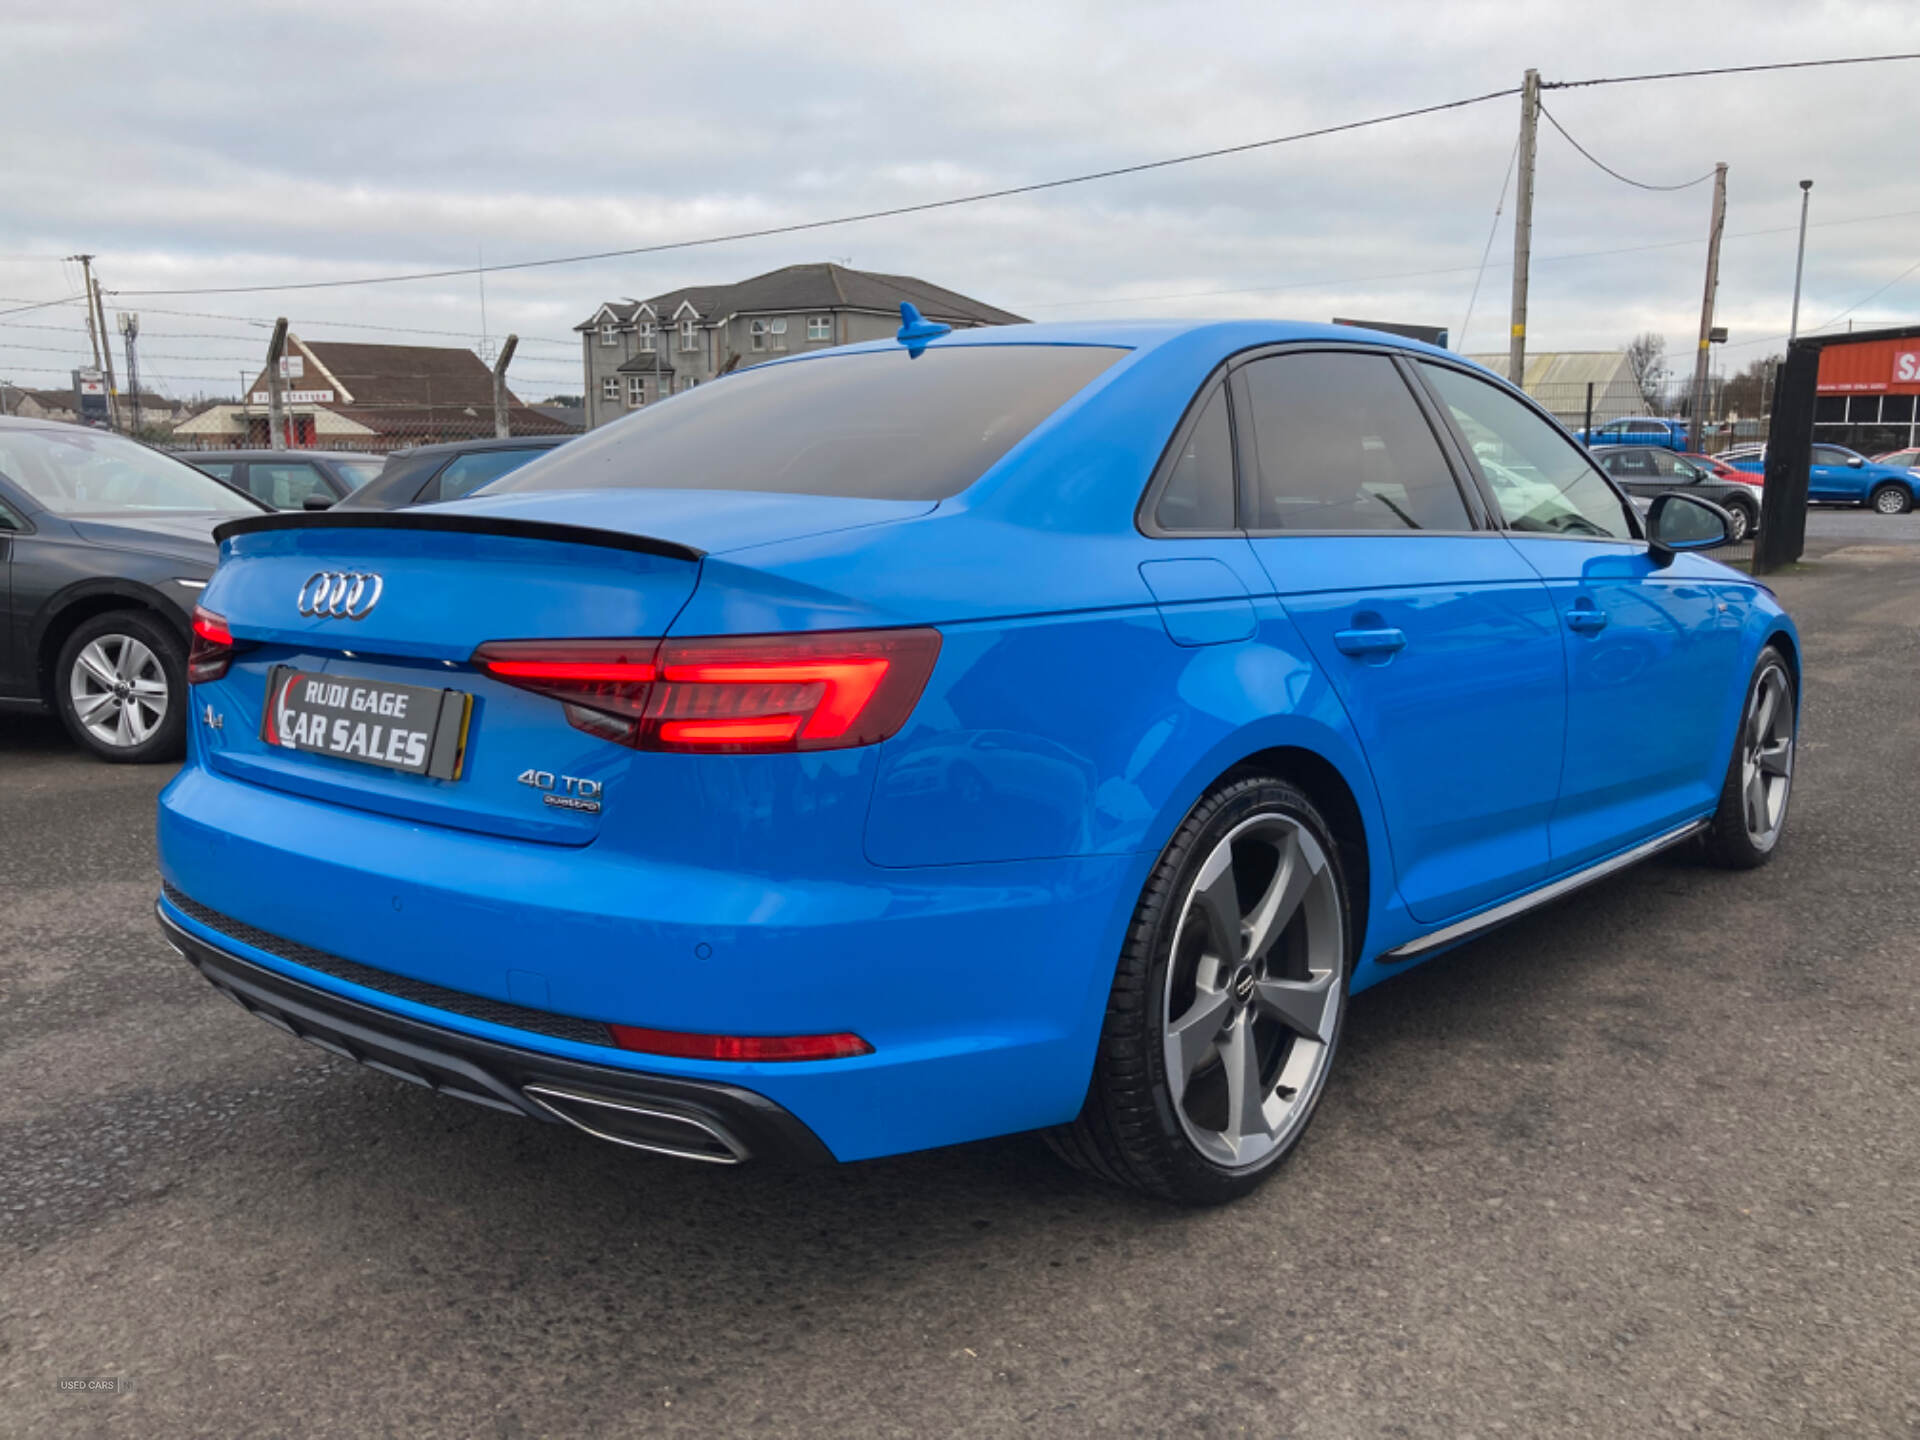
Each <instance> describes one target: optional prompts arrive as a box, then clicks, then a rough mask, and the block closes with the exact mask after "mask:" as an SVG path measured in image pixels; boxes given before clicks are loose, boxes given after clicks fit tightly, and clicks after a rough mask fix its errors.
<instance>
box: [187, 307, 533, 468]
mask: <svg viewBox="0 0 1920 1440" xmlns="http://www.w3.org/2000/svg"><path fill="white" fill-rule="evenodd" d="M286 353H287V357H288V359H289V361H291V362H293V363H292V364H291V365H290V367H289V368H290V372H292V373H289V375H288V377H287V379H286V380H285V381H283V382H282V385H281V404H282V409H283V411H284V413H285V416H286V423H287V438H288V441H289V443H290V444H292V445H295V446H303V447H304V446H314V445H323V446H329V447H334V448H339V449H347V450H370V451H375V452H382V451H387V450H394V449H398V448H400V447H402V446H406V445H424V444H429V443H431V442H433V441H436V440H471V439H477V438H481V437H485V436H490V435H492V434H493V371H492V370H491V369H489V368H488V366H487V364H486V362H485V361H483V360H482V359H481V358H480V357H479V356H478V355H476V354H474V353H473V351H471V350H462V349H456V348H454V347H451V346H444V345H365V344H361V343H360V342H358V341H351V340H347V341H341V340H302V339H301V338H300V337H299V336H297V335H294V334H292V333H289V334H288V335H287V352H286ZM268 406H269V397H268V394H267V372H266V370H265V368H264V367H263V368H262V369H261V371H260V374H259V376H258V378H256V379H255V380H254V382H253V384H252V385H251V386H249V387H248V392H247V396H246V399H245V400H244V401H243V402H242V403H241V404H240V405H237V406H232V407H221V409H222V411H223V412H224V413H219V414H216V413H215V412H213V411H209V412H207V413H206V414H205V415H201V416H196V417H195V418H194V419H193V420H190V421H188V422H187V423H186V424H185V425H182V426H180V427H179V428H178V429H177V430H176V431H175V434H176V435H180V436H184V437H185V438H188V439H192V440H196V441H199V442H200V443H203V444H205V443H214V444H219V443H225V444H229V445H265V444H267V443H268V440H269V436H268V420H267V412H268ZM507 423H508V425H509V426H510V427H511V429H512V431H513V433H514V434H515V435H560V434H565V433H566V432H567V429H568V427H567V426H565V425H563V424H562V423H560V422H559V421H557V420H554V419H553V418H551V417H550V416H546V415H542V414H540V413H539V412H538V411H537V410H535V409H534V408H533V407H532V406H530V405H523V404H521V403H520V400H519V398H518V397H517V396H515V395H514V394H513V393H512V392H511V391H509V392H508V394H507Z"/></svg>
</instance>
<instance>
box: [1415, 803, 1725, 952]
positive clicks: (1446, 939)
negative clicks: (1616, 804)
mask: <svg viewBox="0 0 1920 1440" xmlns="http://www.w3.org/2000/svg"><path fill="white" fill-rule="evenodd" d="M1710 823H1711V821H1709V820H1707V819H1700V820H1690V821H1688V822H1687V823H1686V824H1685V825H1681V826H1679V827H1678V828H1676V829H1673V830H1669V831H1667V833H1666V834H1664V835H1656V836H1654V837H1653V839H1651V840H1647V841H1643V842H1642V843H1641V844H1638V845H1636V846H1634V847H1633V849H1631V850H1626V851H1622V852H1621V853H1620V854H1618V855H1614V856H1610V857H1609V858H1607V859H1605V860H1600V861H1597V862H1595V863H1594V864H1592V865H1589V866H1588V867H1587V868H1586V869H1584V870H1576V871H1574V873H1573V874H1571V875H1563V876H1561V877H1560V878H1559V879H1558V880H1554V881H1550V882H1549V883H1547V884H1545V885H1542V886H1541V887H1540V888H1539V889H1538V890H1529V891H1528V892H1527V893H1526V894H1525V895H1516V896H1515V897H1514V898H1513V899H1511V900H1508V901H1506V902H1504V903H1503V904H1499V905H1496V906H1494V907H1493V908H1492V909H1491V910H1482V911H1481V912H1480V913H1479V914H1478V915H1469V916H1468V917H1467V918H1466V919H1464V920H1456V921H1454V922H1453V924H1451V925H1443V926H1442V927H1441V928H1440V929H1438V930H1434V931H1430V932H1429V933H1427V934H1425V935H1421V936H1417V937H1416V938H1414V939H1412V940H1409V941H1407V943H1406V944H1404V945H1397V946H1395V947H1394V948H1393V949H1391V950H1388V951H1386V952H1385V953H1383V954H1382V955H1380V956H1379V957H1378V958H1379V960H1380V963H1381V964H1383V965H1392V964H1396V963H1398V962H1400V961H1402V960H1417V959H1419V958H1420V957H1421V956H1422V955H1426V954H1429V953H1431V952H1432V951H1435V950H1438V949H1440V948H1441V947H1442V946H1445V945H1455V944H1458V943H1459V942H1460V941H1462V940H1466V939H1470V938H1471V937H1473V936H1475V935H1478V934H1479V933H1480V932H1481V931H1483V930H1491V929H1493V928H1494V927H1495V926H1496V925H1504V924H1506V923H1507V921H1509V920H1512V919H1513V918H1515V917H1516V916H1519V915H1524V914H1526V913H1527V911H1529V910H1532V909H1536V908H1537V907H1539V906H1541V905H1546V904H1549V903H1551V902H1552V901H1555V900H1558V899H1559V898H1560V897H1561V896H1563V895H1570V894H1572V893H1573V892H1574V891H1575V890H1578V889H1580V888H1581V887H1582V886H1585V885H1591V884H1592V883H1593V882H1594V881H1596V880H1604V879H1606V877H1607V876H1609V875H1613V874H1616V873H1617V872H1619V871H1621V870H1625V869H1626V868H1627V867H1628V866H1629V865H1637V864H1639V863H1640V862H1641V861H1642V860H1645V859H1647V858H1648V857H1649V856H1652V855H1657V854H1659V853H1660V852H1661V851H1662V850H1666V849H1669V848H1671V847H1672V846H1675V845H1678V844H1679V843H1680V842H1681V841H1682V840H1686V839H1688V838H1690V837H1692V836H1694V835H1698V834H1699V833H1700V832H1701V831H1702V830H1704V829H1706V828H1707V826H1708V825H1709V824H1710Z"/></svg>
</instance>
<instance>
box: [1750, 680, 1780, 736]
mask: <svg viewBox="0 0 1920 1440" xmlns="http://www.w3.org/2000/svg"><path fill="white" fill-rule="evenodd" d="M1778 698H1779V697H1778V696H1776V695H1775V694H1774V690H1773V686H1771V685H1766V684H1763V685H1762V686H1761V687H1760V703H1759V705H1758V706H1757V707H1756V708H1755V710H1754V716H1753V736H1752V738H1753V741H1754V742H1755V743H1756V744H1757V743H1759V742H1760V741H1762V740H1764V739H1766V738H1767V736H1768V735H1769V734H1771V733H1772V731H1773V707H1774V702H1775V701H1776V700H1777V699H1778Z"/></svg>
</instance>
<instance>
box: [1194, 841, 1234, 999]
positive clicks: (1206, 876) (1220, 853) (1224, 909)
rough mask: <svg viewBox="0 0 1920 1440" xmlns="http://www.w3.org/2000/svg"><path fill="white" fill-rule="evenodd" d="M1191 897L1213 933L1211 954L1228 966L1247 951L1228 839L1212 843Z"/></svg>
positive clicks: (1230, 846) (1231, 847)
mask: <svg viewBox="0 0 1920 1440" xmlns="http://www.w3.org/2000/svg"><path fill="white" fill-rule="evenodd" d="M1193 899H1194V904H1195V906H1196V907H1197V908H1198V909H1199V911H1200V913H1201V914H1202V915H1204V916H1205V917H1206V921H1207V929H1208V930H1209V931H1210V932H1211V933H1212V939H1213V945H1212V946H1211V947H1210V949H1211V953H1212V954H1213V955H1215V956H1216V957H1217V958H1218V959H1219V960H1220V962H1221V964H1223V965H1225V966H1227V967H1229V968H1231V967H1232V966H1233V965H1235V964H1236V963H1238V962H1239V960H1240V958H1241V956H1242V955H1243V954H1245V952H1246V937H1245V935H1244V933H1243V931H1242V929H1241V921H1240V893H1239V891H1238V889H1237V888H1236V887H1235V885H1234V879H1233V846H1232V844H1231V843H1229V842H1228V841H1225V840H1222V841H1221V842H1220V843H1219V845H1217V846H1215V847H1214V851H1213V853H1212V854H1211V855H1209V856H1208V857H1207V863H1206V864H1205V865H1203V866H1201V867H1200V877H1199V879H1198V880H1197V881H1196V882H1195V883H1194V894H1193Z"/></svg>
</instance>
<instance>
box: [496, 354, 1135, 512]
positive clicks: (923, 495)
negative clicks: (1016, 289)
mask: <svg viewBox="0 0 1920 1440" xmlns="http://www.w3.org/2000/svg"><path fill="white" fill-rule="evenodd" d="M1125 353H1126V352H1125V351H1124V350H1122V349H1119V348H1116V347H1113V346H1104V345H1102V346H1092V345H954V346H939V345H936V346H933V347H931V348H929V349H926V350H923V351H922V352H921V353H920V354H919V355H917V356H916V355H913V354H911V353H910V352H908V351H907V350H906V349H904V348H902V349H898V350H870V351H863V352H860V353H858V354H853V355H845V354H842V355H832V354H822V355H820V356H818V357H817V358H812V359H807V360H798V361H789V362H787V363H784V364H773V365H756V366H754V367H752V368H750V369H746V370H741V371H737V372H735V373H734V374H732V375H728V376H726V377H724V378H723V379H721V380H718V381H715V382H714V383H712V384H708V385H702V386H700V387H699V388H697V389H694V390H689V391H687V392H686V393H685V394H682V395H675V396H674V397H673V398H672V399H671V400H668V401H666V402H665V403H663V404H658V405H649V406H647V407H646V408H645V409H644V410H639V411H636V412H634V413H633V414H632V415H629V416H628V417H626V418H625V419H623V420H620V421H617V422H615V423H614V424H612V425H608V426H605V427H604V428H602V429H599V430H596V431H594V432H593V433H592V434H590V435H586V436H584V437H582V438H581V439H578V440H574V441H570V442H569V443H568V444H566V445H564V446H562V447H561V448H560V449H558V450H556V451H554V452H553V453H552V455H551V456H550V457H549V458H547V459H546V460H544V461H543V462H542V463H541V464H539V465H535V466H532V467H531V468H529V469H528V470H527V471H526V473H525V474H522V475H510V476H508V477H507V478H506V479H504V480H502V481H500V483H499V484H497V485H495V486H494V487H493V491H492V492H491V493H494V494H500V493H503V492H508V491H517V490H598V489H603V488H627V489H655V490H759V491H771V492H776V493H780V494H794V495H849V496H857V497H861V498H865V499H874V500H944V499H945V498H946V497H947V496H949V495H956V494H958V493H959V492H960V491H962V490H964V489H966V487H967V486H969V485H971V484H972V483H973V482H974V481H975V480H977V479H979V478H980V476H981V475H982V474H983V473H984V472H985V471H986V470H987V469H988V467H990V466H991V465H992V464H993V463H994V462H995V461H996V460H998V459H999V458H1000V457H1001V456H1002V455H1005V454H1006V453H1007V452H1008V451H1009V450H1011V449H1012V448H1013V447H1014V446H1015V445H1017V444H1019V443H1020V441H1021V440H1023V439H1025V438H1026V436H1027V434H1028V433H1029V432H1030V431H1032V430H1033V428H1034V427H1035V426H1036V425H1038V424H1039V423H1040V422H1041V421H1043V420H1045V419H1046V418H1047V417H1048V416H1049V415H1051V414H1052V413H1053V412H1054V411H1055V410H1057V409H1059V408H1060V407H1061V406H1062V405H1063V404H1065V403H1066V402H1067V401H1068V400H1070V399H1072V398H1073V397H1074V396H1075V395H1076V394H1078V393H1079V392H1080V391H1081V390H1083V389H1084V388H1086V386H1087V385H1088V384H1089V383H1090V382H1091V381H1092V380H1093V379H1094V378H1095V377H1097V376H1098V375H1100V374H1101V373H1102V372H1103V371H1105V370H1106V369H1107V368H1108V367H1109V366H1111V365H1112V364H1113V363H1114V362H1115V361H1116V360H1118V359H1119V358H1120V357H1121V356H1122V355H1123V354H1125Z"/></svg>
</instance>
